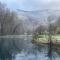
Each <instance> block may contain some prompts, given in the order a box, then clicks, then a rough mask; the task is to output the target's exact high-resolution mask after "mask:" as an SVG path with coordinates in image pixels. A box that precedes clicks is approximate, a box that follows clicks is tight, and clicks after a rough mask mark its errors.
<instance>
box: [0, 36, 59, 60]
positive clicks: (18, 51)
mask: <svg viewBox="0 0 60 60" xmlns="http://www.w3.org/2000/svg"><path fill="white" fill-rule="evenodd" d="M31 40H32V38H31V37H29V38H27V39H20V38H19V39H18V38H17V39H16V38H15V39H3V41H4V42H3V43H2V45H0V58H1V57H2V58H1V59H0V60H60V46H59V45H58V46H52V49H51V50H49V45H35V44H32V43H31Z"/></svg>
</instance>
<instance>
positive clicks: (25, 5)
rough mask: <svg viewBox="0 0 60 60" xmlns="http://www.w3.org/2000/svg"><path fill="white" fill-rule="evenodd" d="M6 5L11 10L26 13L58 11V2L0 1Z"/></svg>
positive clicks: (41, 0) (59, 6) (58, 0)
mask: <svg viewBox="0 0 60 60" xmlns="http://www.w3.org/2000/svg"><path fill="white" fill-rule="evenodd" d="M0 1H1V2H2V3H6V4H7V7H8V8H10V9H11V10H16V9H21V10H26V11H32V10H43V9H60V0H0Z"/></svg>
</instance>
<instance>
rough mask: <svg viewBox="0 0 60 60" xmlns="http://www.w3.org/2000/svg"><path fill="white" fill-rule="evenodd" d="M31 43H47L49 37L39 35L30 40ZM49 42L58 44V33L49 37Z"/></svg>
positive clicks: (59, 43)
mask: <svg viewBox="0 0 60 60" xmlns="http://www.w3.org/2000/svg"><path fill="white" fill-rule="evenodd" d="M32 43H35V44H38V45H40V44H49V43H50V42H49V37H48V36H47V35H39V36H38V37H37V38H34V39H33V40H32ZM51 43H52V44H54V45H57V44H58V45H60V35H54V36H52V37H51Z"/></svg>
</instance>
